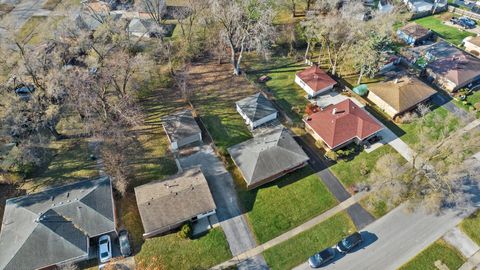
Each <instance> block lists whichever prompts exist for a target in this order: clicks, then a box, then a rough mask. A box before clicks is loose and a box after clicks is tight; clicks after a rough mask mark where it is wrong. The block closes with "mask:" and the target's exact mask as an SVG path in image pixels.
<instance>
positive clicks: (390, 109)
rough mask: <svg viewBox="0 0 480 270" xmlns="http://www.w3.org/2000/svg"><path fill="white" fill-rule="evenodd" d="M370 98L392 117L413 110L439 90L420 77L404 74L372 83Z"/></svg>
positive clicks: (369, 87)
mask: <svg viewBox="0 0 480 270" xmlns="http://www.w3.org/2000/svg"><path fill="white" fill-rule="evenodd" d="M368 90H369V93H368V99H370V100H371V101H372V102H373V103H375V104H376V105H377V106H378V107H380V108H381V109H382V110H383V111H384V112H385V113H387V114H388V115H389V116H390V117H392V118H394V117H395V116H397V115H399V114H401V113H403V112H406V111H409V110H412V109H413V108H415V107H416V106H417V104H419V103H422V102H425V101H426V100H428V99H429V98H430V97H432V96H433V95H435V94H436V93H437V92H436V91H435V90H433V89H432V88H431V87H430V86H428V85H427V84H425V83H423V82H422V81H420V80H419V79H417V78H415V77H410V76H403V77H401V78H397V79H395V80H390V81H387V82H381V83H376V84H370V85H369V86H368Z"/></svg>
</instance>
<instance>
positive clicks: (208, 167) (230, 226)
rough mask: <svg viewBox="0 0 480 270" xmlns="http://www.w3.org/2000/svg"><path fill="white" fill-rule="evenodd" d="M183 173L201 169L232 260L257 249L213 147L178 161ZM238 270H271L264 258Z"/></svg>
mask: <svg viewBox="0 0 480 270" xmlns="http://www.w3.org/2000/svg"><path fill="white" fill-rule="evenodd" d="M179 162H180V166H181V167H182V168H183V169H187V168H191V167H196V166H200V167H201V168H202V172H203V173H204V175H205V178H206V179H207V181H208V185H209V187H210V190H211V192H212V196H213V199H214V201H215V204H216V205H217V218H218V221H219V222H220V226H221V227H222V229H223V232H224V233H225V236H226V238H227V241H228V244H229V246H230V250H231V252H232V255H233V256H237V255H239V254H241V253H243V252H245V251H247V250H250V249H252V248H254V247H256V246H257V243H256V241H255V238H254V236H253V233H252V232H251V230H250V227H249V226H248V223H247V221H246V219H245V216H244V215H243V214H242V212H241V210H240V207H239V205H238V200H237V193H236V191H235V186H234V183H233V179H232V176H231V175H230V173H228V171H227V170H226V169H225V167H224V165H223V163H222V162H221V161H220V159H218V157H217V155H216V154H215V152H214V151H213V149H212V147H211V146H210V145H203V146H201V147H200V151H198V152H197V153H194V154H192V155H189V156H187V157H182V158H179ZM238 267H239V269H268V267H267V264H266V262H265V260H264V259H263V256H262V255H261V254H259V255H257V256H255V257H252V258H251V259H250V260H249V261H247V262H244V263H242V264H241V265H238Z"/></svg>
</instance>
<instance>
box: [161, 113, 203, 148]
mask: <svg viewBox="0 0 480 270" xmlns="http://www.w3.org/2000/svg"><path fill="white" fill-rule="evenodd" d="M162 124H163V129H164V130H165V133H166V134H167V137H168V140H169V141H170V144H171V148H172V150H178V149H179V148H180V147H183V146H186V145H189V144H192V143H195V142H200V141H202V131H201V129H200V127H199V126H198V124H197V121H195V118H193V115H192V111H191V110H188V109H187V110H183V111H180V112H177V113H174V114H171V115H168V116H165V117H163V118H162Z"/></svg>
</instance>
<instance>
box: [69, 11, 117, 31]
mask: <svg viewBox="0 0 480 270" xmlns="http://www.w3.org/2000/svg"><path fill="white" fill-rule="evenodd" d="M120 18H121V15H119V14H109V15H104V14H96V15H92V14H83V13H79V14H77V16H76V17H75V19H74V20H75V25H76V26H77V27H78V28H79V29H80V30H83V31H90V32H94V31H96V30H97V29H98V28H99V27H100V26H101V25H102V24H104V23H105V22H107V21H108V20H112V21H118V20H120Z"/></svg>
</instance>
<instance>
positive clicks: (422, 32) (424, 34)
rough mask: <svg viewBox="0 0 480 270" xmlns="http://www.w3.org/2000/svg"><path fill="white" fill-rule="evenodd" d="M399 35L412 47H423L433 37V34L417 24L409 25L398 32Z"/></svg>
mask: <svg viewBox="0 0 480 270" xmlns="http://www.w3.org/2000/svg"><path fill="white" fill-rule="evenodd" d="M397 35H398V37H399V38H400V39H402V40H403V41H404V42H405V43H407V44H408V45H410V46H416V45H421V44H423V43H424V42H425V41H427V40H429V39H431V38H432V37H433V32H432V31H430V30H429V29H427V28H425V27H423V26H421V25H419V24H417V23H414V22H412V23H409V24H407V25H405V26H403V27H401V28H400V29H398V30H397Z"/></svg>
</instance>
